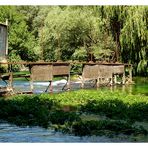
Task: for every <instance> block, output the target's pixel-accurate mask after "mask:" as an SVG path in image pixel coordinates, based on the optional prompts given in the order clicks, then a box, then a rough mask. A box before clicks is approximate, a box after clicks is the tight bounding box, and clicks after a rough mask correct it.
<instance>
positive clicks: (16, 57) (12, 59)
mask: <svg viewBox="0 0 148 148" xmlns="http://www.w3.org/2000/svg"><path fill="white" fill-rule="evenodd" d="M19 61H21V57H20V56H19V55H17V54H16V52H14V51H12V52H11V53H10V55H9V62H19ZM20 69H21V66H20V64H15V65H12V71H14V72H16V71H19V70H20Z"/></svg>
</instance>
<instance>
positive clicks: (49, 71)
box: [0, 62, 132, 93]
mask: <svg viewBox="0 0 148 148" xmlns="http://www.w3.org/2000/svg"><path fill="white" fill-rule="evenodd" d="M0 64H8V65H9V67H12V66H11V65H13V64H23V65H29V67H30V74H27V75H26V74H18V75H16V74H13V72H12V71H11V69H9V70H10V71H9V72H8V73H7V74H5V75H4V74H1V73H0V78H1V79H2V80H3V81H5V83H6V86H7V87H9V88H11V90H13V78H20V77H24V78H26V79H28V78H30V86H31V87H30V88H31V92H33V89H34V87H33V83H34V82H36V81H39V82H40V81H41V82H49V86H48V87H47V89H46V90H45V92H47V91H48V90H49V91H50V92H51V91H52V81H53V78H54V77H63V76H64V77H66V78H67V83H66V85H65V86H67V88H68V89H70V70H71V64H74V63H67V62H61V63H56V62H17V63H12V62H9V63H0ZM76 64H83V68H82V80H81V82H82V88H83V87H84V84H85V81H88V80H95V82H96V86H97V87H99V86H100V85H102V84H103V85H104V84H105V85H115V84H119V83H120V84H125V82H126V79H127V77H126V76H125V68H126V67H128V68H129V70H128V71H129V75H128V80H130V81H132V75H131V74H132V65H129V64H115V63H114V64H100V63H76ZM119 78H120V79H119ZM118 79H119V80H118ZM65 86H64V87H63V89H64V88H65ZM12 92H13V91H12ZM29 93H30V92H29Z"/></svg>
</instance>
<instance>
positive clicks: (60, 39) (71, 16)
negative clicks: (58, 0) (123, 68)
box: [0, 6, 148, 76]
mask: <svg viewBox="0 0 148 148" xmlns="http://www.w3.org/2000/svg"><path fill="white" fill-rule="evenodd" d="M147 16H148V7H147V6H0V22H5V20H6V19H7V20H8V35H9V39H8V41H9V49H8V59H9V61H14V62H15V61H22V60H23V61H38V60H44V61H57V60H63V61H75V60H79V61H89V60H93V61H102V62H104V61H105V62H123V63H129V64H133V74H134V75H141V76H147V75H148V50H147V41H148V31H147V30H148V28H147V23H148V19H147V18H148V17H147ZM20 68H21V67H19V65H15V66H14V67H13V70H14V71H18V70H19V69H20Z"/></svg>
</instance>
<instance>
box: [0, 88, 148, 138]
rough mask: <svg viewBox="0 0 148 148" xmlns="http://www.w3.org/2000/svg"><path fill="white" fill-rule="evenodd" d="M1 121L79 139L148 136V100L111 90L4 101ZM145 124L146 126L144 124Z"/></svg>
mask: <svg viewBox="0 0 148 148" xmlns="http://www.w3.org/2000/svg"><path fill="white" fill-rule="evenodd" d="M0 108H1V109H0V119H2V120H6V121H8V122H10V123H14V124H16V125H19V126H27V125H29V126H41V127H44V128H51V127H52V128H54V129H55V130H56V131H62V132H66V133H69V134H74V135H77V136H85V135H106V136H115V135H119V134H125V135H134V136H137V135H143V136H147V135H148V125H147V124H148V116H147V113H148V97H147V96H144V95H143V96H142V95H130V94H126V93H122V92H118V91H115V92H112V91H109V90H103V91H101V90H78V91H71V92H64V93H60V94H40V95H18V96H13V97H11V98H5V99H3V98H1V99H0ZM142 123H145V125H143V124H142Z"/></svg>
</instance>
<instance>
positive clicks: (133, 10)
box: [120, 6, 148, 75]
mask: <svg viewBox="0 0 148 148" xmlns="http://www.w3.org/2000/svg"><path fill="white" fill-rule="evenodd" d="M120 42H121V52H122V60H123V61H124V62H129V63H132V64H133V65H134V73H135V74H136V73H139V74H142V75H147V74H148V46H147V43H148V7H147V6H131V7H128V10H127V12H126V19H125V22H124V24H123V28H122V30H121V37H120Z"/></svg>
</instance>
